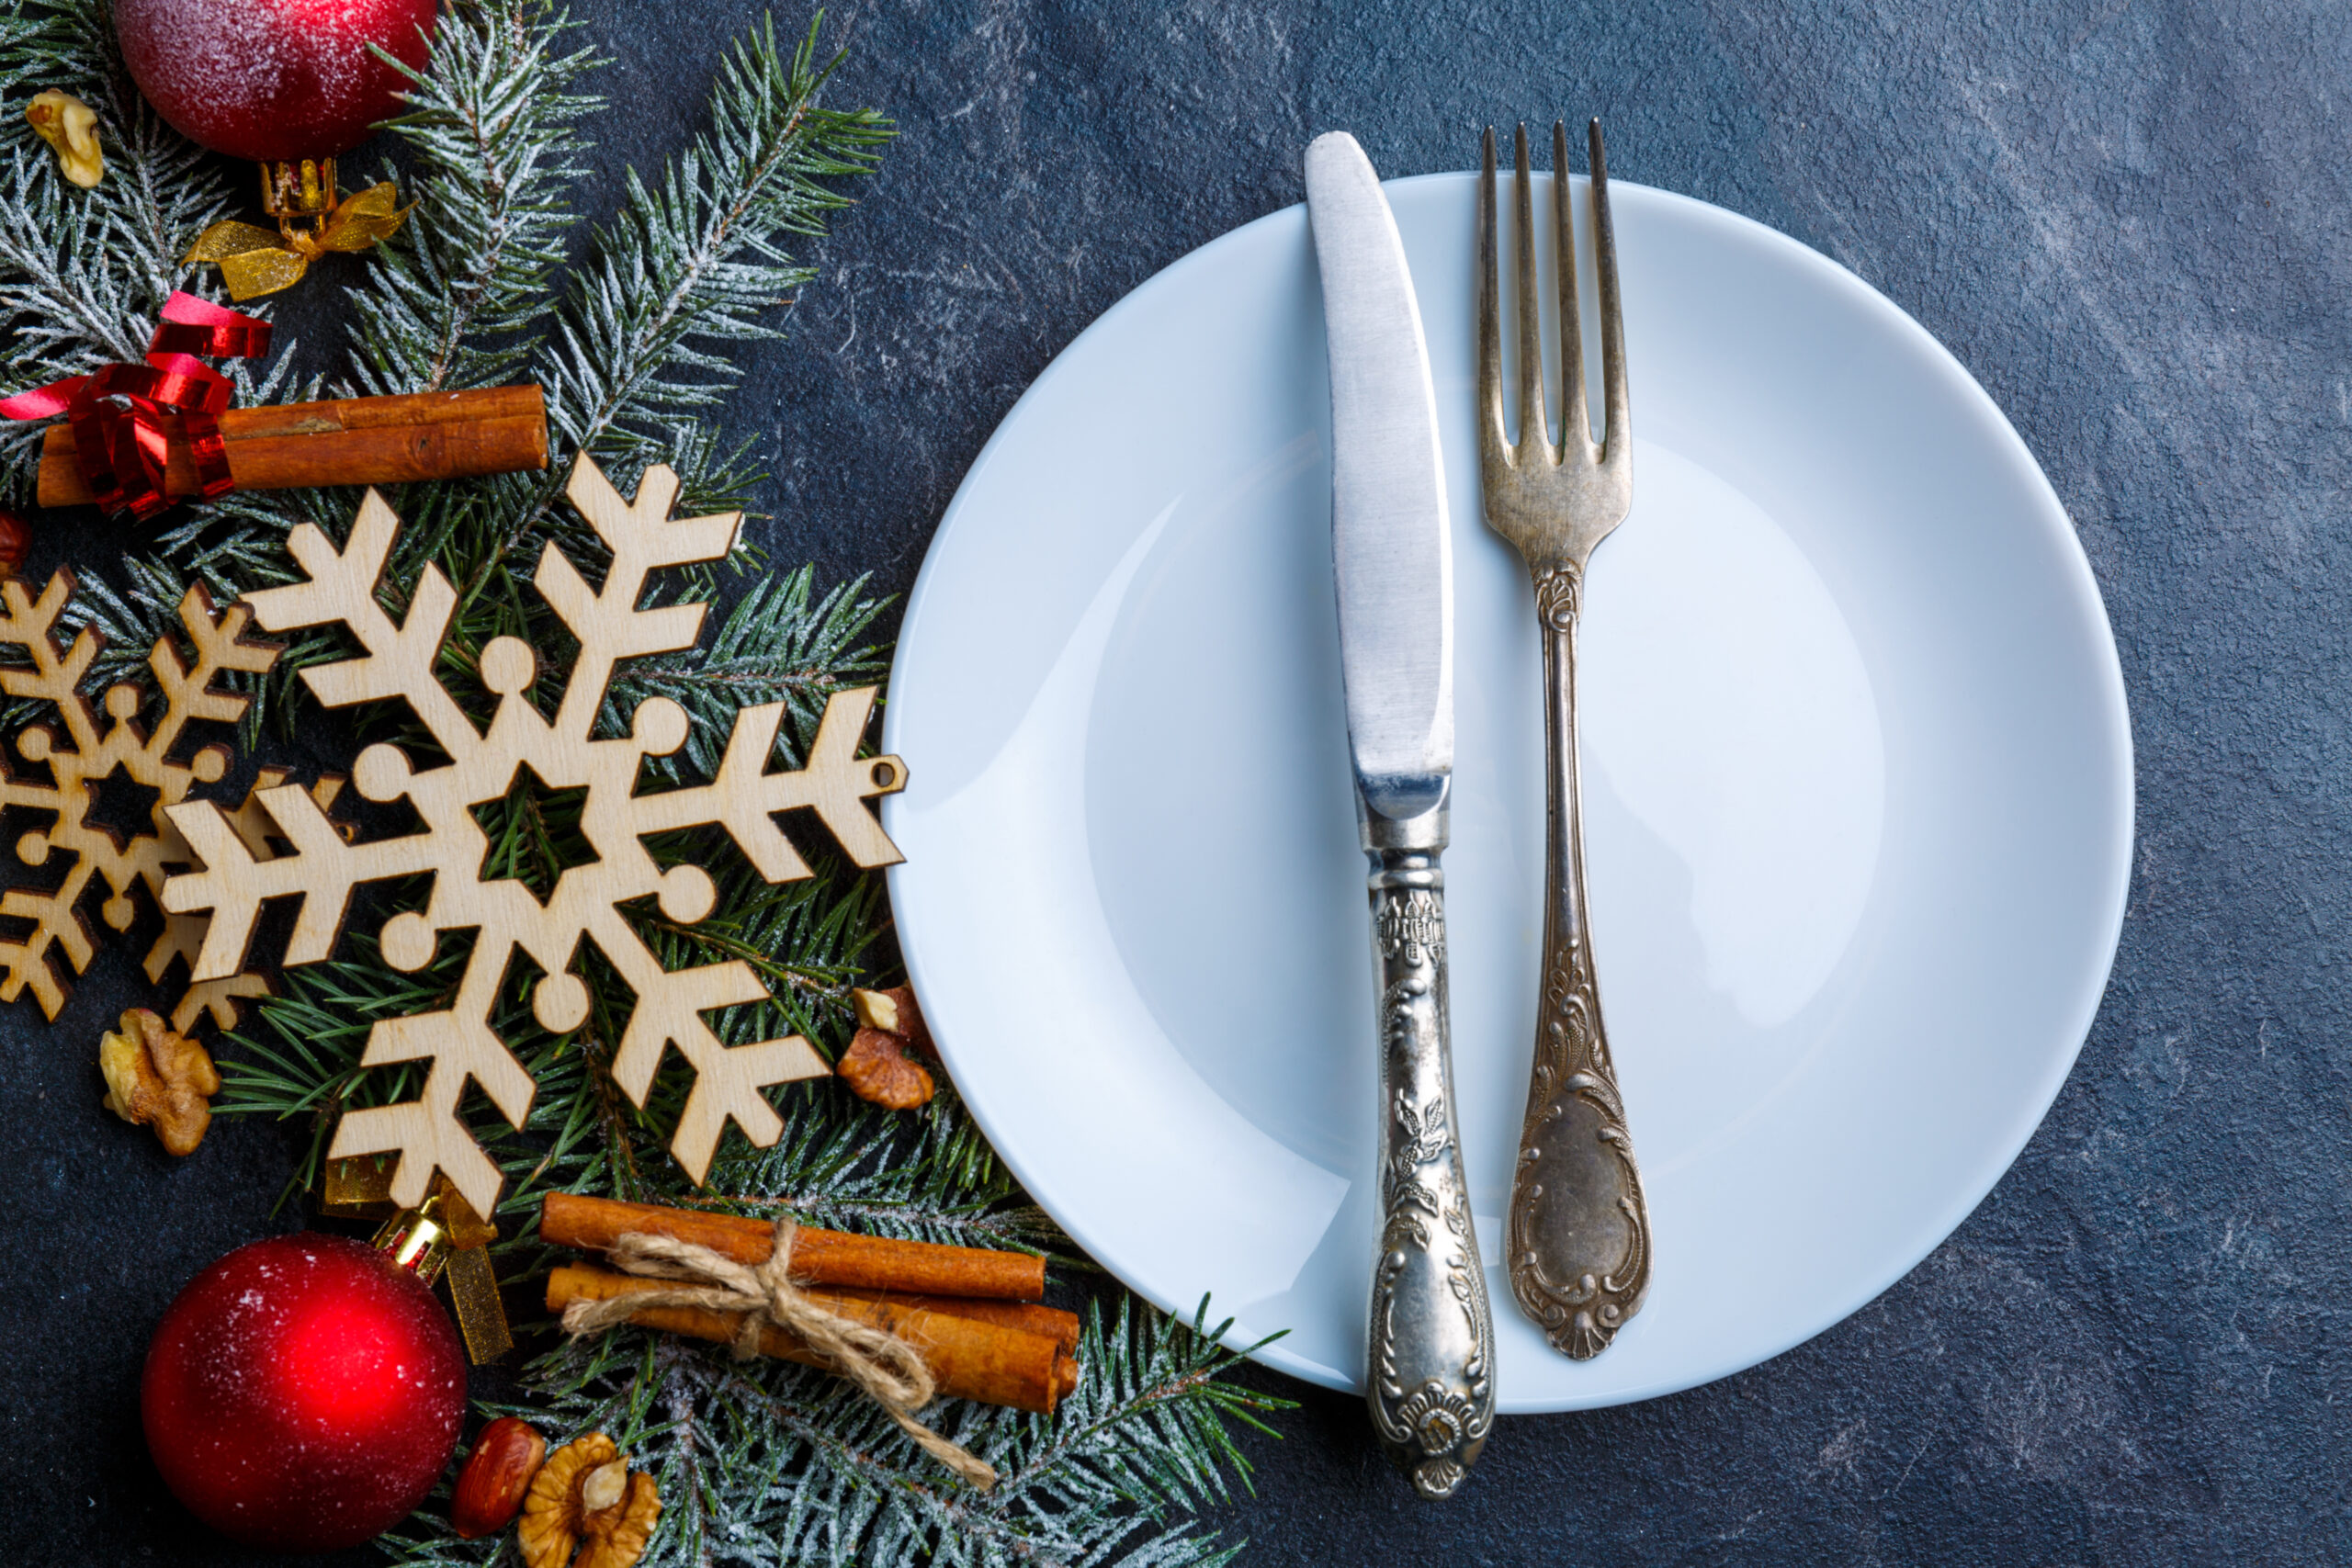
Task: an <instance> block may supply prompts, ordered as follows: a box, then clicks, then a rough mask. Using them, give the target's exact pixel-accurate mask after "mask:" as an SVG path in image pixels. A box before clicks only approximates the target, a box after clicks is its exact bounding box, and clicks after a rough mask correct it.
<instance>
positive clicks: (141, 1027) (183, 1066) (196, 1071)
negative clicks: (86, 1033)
mask: <svg viewBox="0 0 2352 1568" xmlns="http://www.w3.org/2000/svg"><path fill="white" fill-rule="evenodd" d="M98 1071H100V1072H102V1073H104V1074H105V1075H106V1079H107V1099H106V1106H107V1110H108V1111H113V1112H114V1113H115V1114H116V1115H117V1116H119V1117H121V1118H122V1119H123V1120H124V1121H126V1122H131V1123H132V1124H134V1125H136V1124H138V1123H141V1122H149V1123H153V1126H154V1129H155V1135H156V1136H157V1137H159V1138H161V1139H162V1140H163V1141H164V1148H165V1149H166V1150H167V1151H169V1152H170V1153H172V1154H175V1155H186V1154H193V1153H195V1152H196V1145H198V1144H200V1143H202V1142H203V1141H204V1133H205V1129H206V1128H208V1127H209V1126H211V1125H212V1107H211V1105H210V1103H209V1100H210V1097H211V1096H213V1095H216V1094H218V1093H220V1071H219V1069H217V1068H216V1067H214V1066H213V1065H212V1057H211V1055H210V1054H209V1053H208V1052H207V1051H206V1050H205V1049H204V1047H203V1046H201V1045H199V1044H198V1043H196V1042H195V1041H193V1040H190V1039H189V1038H187V1036H186V1035H184V1034H175V1033H173V1032H172V1031H171V1029H170V1027H169V1026H168V1025H166V1024H165V1023H164V1020H163V1017H162V1015H161V1014H159V1013H154V1012H151V1011H149V1010H147V1009H145V1008H133V1009H131V1010H130V1011H129V1012H127V1013H124V1014H123V1015H122V1022H121V1023H120V1025H119V1026H118V1032H116V1033H113V1034H108V1035H106V1036H104V1037H103V1038H102V1039H100V1040H99V1042H98Z"/></svg>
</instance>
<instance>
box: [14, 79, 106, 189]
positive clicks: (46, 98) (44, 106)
mask: <svg viewBox="0 0 2352 1568" xmlns="http://www.w3.org/2000/svg"><path fill="white" fill-rule="evenodd" d="M25 118H27V119H28V120H29V121H31V122H32V128H33V129H34V130H37V131H39V132H40V139H41V140H42V141H46V142H48V143H49V144H50V145H51V147H53V148H55V149H56V150H57V166H58V168H59V169H61V170H62V172H63V173H64V175H65V177H66V178H67V179H69V180H72V181H73V182H74V184H75V185H77V186H81V187H82V188H83V189H84V190H87V189H89V188H90V187H91V186H94V185H96V184H97V183H98V178H99V176H100V175H104V174H105V173H106V171H107V161H106V155H105V154H104V153H102V152H99V151H98V116H97V112H96V110H94V109H93V108H91V107H90V106H89V105H87V104H85V103H84V102H83V101H82V100H81V99H79V98H77V97H75V96H74V95H73V94H71V93H61V92H59V91H58V90H57V89H56V88H54V87H52V88H51V89H50V90H49V91H48V92H46V93H37V94H35V95H34V96H33V101H32V102H31V103H29V104H27V105H26V106H25Z"/></svg>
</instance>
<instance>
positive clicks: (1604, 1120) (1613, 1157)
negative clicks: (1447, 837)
mask: <svg viewBox="0 0 2352 1568" xmlns="http://www.w3.org/2000/svg"><path fill="white" fill-rule="evenodd" d="M1581 581H1582V574H1581V573H1580V572H1578V571H1577V570H1575V569H1574V568H1555V569H1554V570H1549V571H1546V572H1544V573H1543V574H1542V575H1541V576H1539V577H1537V578H1536V580H1535V610H1536V618H1537V620H1538V621H1539V622H1540V623H1541V625H1542V627H1543V637H1544V751H1545V759H1546V766H1545V769H1544V804H1545V811H1544V818H1545V829H1544V864H1545V873H1544V969H1543V974H1544V996H1543V999H1542V1001H1541V1003H1540V1004H1539V1006H1538V1009H1537V1011H1536V1015H1535V1066H1534V1073H1533V1077H1532V1082H1531V1083H1530V1084H1529V1086H1528V1090H1527V1122H1526V1125H1525V1126H1524V1127H1523V1128H1522V1129H1521V1132H1520V1137H1519V1169H1518V1172H1517V1175H1516V1176H1515V1178H1514V1179H1513V1180H1512V1183H1511V1195H1510V1222H1509V1229H1508V1235H1507V1237H1506V1239H1507V1240H1508V1242H1509V1244H1510V1250H1509V1255H1508V1262H1509V1265H1510V1287H1511V1293H1512V1294H1513V1295H1514V1296H1516V1297H1518V1299H1519V1304H1520V1308H1521V1310H1522V1311H1523V1312H1525V1313H1526V1314H1527V1315H1528V1316H1529V1317H1531V1318H1532V1319H1534V1321H1535V1323H1536V1325H1537V1326H1539V1327H1541V1328H1542V1329H1543V1330H1544V1337H1545V1338H1546V1339H1549V1340H1550V1341H1551V1342H1552V1348H1554V1349H1555V1350H1558V1351H1560V1352H1561V1353H1563V1354H1564V1355H1567V1356H1572V1357H1574V1358H1576V1359H1577V1360H1584V1359H1589V1358H1590V1357H1593V1356H1597V1355H1599V1354H1600V1352H1601V1351H1603V1350H1605V1349H1607V1348H1609V1343H1610V1341H1611V1340H1612V1339H1614V1338H1615V1337H1617V1330H1618V1329H1619V1328H1621V1327H1623V1325H1624V1323H1625V1320H1626V1319H1627V1318H1630V1317H1632V1316H1633V1315H1634V1314H1635V1313H1636V1312H1639V1311H1640V1310H1641V1306H1642V1297H1643V1295H1644V1293H1645V1292H1647V1291H1648V1289H1649V1283H1650V1216H1649V1207H1648V1205H1647V1204H1646V1203H1645V1202H1644V1201H1643V1199H1642V1178H1641V1172H1640V1171H1639V1169H1638V1168H1636V1167H1635V1165H1634V1141H1633V1137H1632V1135H1631V1134H1629V1133H1628V1132H1627V1131H1626V1128H1625V1109H1624V1102H1623V1100H1622V1099H1620V1097H1619V1095H1618V1092H1617V1072H1616V1069H1615V1068H1614V1067H1613V1066H1611V1065H1610V1060H1609V1035H1608V1032H1607V1031H1606V1030H1604V1029H1603V1028H1602V1027H1601V1022H1600V990H1599V988H1598V987H1597V986H1596V985H1595V983H1594V979H1593V969H1592V942H1591V926H1590V923H1589V920H1588V919H1587V918H1586V911H1587V908H1588V906H1587V903H1586V899H1585V888H1584V823H1583V799H1582V793H1581V790H1580V787H1579V784H1578V781H1577V599H1578V589H1579V587H1580V585H1581Z"/></svg>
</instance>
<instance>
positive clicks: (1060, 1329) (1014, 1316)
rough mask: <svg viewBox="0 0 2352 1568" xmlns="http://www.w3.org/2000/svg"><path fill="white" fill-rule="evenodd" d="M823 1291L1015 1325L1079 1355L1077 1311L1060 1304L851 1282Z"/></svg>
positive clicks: (1068, 1354)
mask: <svg viewBox="0 0 2352 1568" xmlns="http://www.w3.org/2000/svg"><path fill="white" fill-rule="evenodd" d="M826 1294H828V1295H831V1296H841V1297H842V1298H844V1299H850V1300H856V1301H861V1302H888V1303H892V1304H893V1305H896V1306H906V1307H921V1308H922V1310H923V1311H925V1312H937V1313H944V1314H947V1315H948V1316H949V1317H967V1318H969V1319H971V1320H972V1321H973V1322H974V1323H992V1324H994V1325H996V1326H998V1327H999V1328H1017V1329H1019V1330H1021V1332H1022V1333H1023V1334H1041V1335H1043V1336H1045V1337H1046V1338H1048V1339H1050V1340H1052V1341H1053V1342H1054V1343H1055V1344H1056V1345H1058V1346H1060V1347H1061V1351H1062V1354H1064V1355H1065V1356H1075V1355H1076V1354H1078V1331H1079V1320H1078V1314H1076V1313H1074V1312H1064V1311H1062V1309H1061V1308H1059V1307H1049V1306H1039V1305H1037V1304H1036V1303H1034V1302H999V1301H990V1300H988V1299H986V1298H984V1297H980V1296H918V1295H907V1294H905V1293H903V1292H898V1291H868V1290H861V1289H858V1288H857V1287H855V1286H851V1285H834V1286H831V1287H828V1289H827V1291H826Z"/></svg>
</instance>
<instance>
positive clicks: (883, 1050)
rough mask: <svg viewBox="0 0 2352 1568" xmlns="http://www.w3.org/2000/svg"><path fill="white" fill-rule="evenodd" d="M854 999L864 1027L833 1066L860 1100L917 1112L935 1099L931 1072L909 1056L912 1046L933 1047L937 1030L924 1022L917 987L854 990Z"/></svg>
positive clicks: (892, 1108) (894, 1108) (922, 1049)
mask: <svg viewBox="0 0 2352 1568" xmlns="http://www.w3.org/2000/svg"><path fill="white" fill-rule="evenodd" d="M850 999H851V1001H852V1002H853V1003H854V1005H855V1006H856V1008H857V1021H858V1023H859V1025H860V1028H859V1029H858V1032H857V1033H856V1035H855V1036H854V1037H853V1038H852V1039H851V1041H850V1043H849V1049H848V1050H846V1051H844V1052H842V1059H841V1062H840V1063H839V1065H837V1066H835V1067H834V1068H833V1071H834V1072H836V1073H838V1074H839V1075H841V1077H842V1079H843V1081H845V1082H846V1083H848V1085H849V1087H850V1088H851V1089H854V1091H856V1094H857V1097H858V1098H859V1099H860V1100H870V1101H872V1102H873V1103H874V1104H876V1105H879V1106H882V1107H884V1108H885V1109H887V1110H890V1111H912V1110H913V1109H914V1108H915V1107H917V1106H919V1105H928V1104H929V1103H931V1097H932V1093H933V1083H932V1081H931V1074H930V1073H929V1072H928V1071H927V1070H925V1069H924V1067H923V1066H922V1064H921V1063H919V1062H917V1061H915V1060H914V1059H913V1058H911V1057H910V1056H909V1055H907V1049H908V1047H910V1046H912V1047H914V1048H915V1049H917V1050H920V1051H928V1050H930V1049H931V1031H930V1030H928V1029H926V1028H925V1027H924V1026H923V1021H922V1009H921V1008H919V1007H917V1006H916V1005H915V994H914V991H913V990H912V989H911V988H910V987H906V986H899V987H896V988H895V989H892V990H888V991H852V992H851V993H850Z"/></svg>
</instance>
